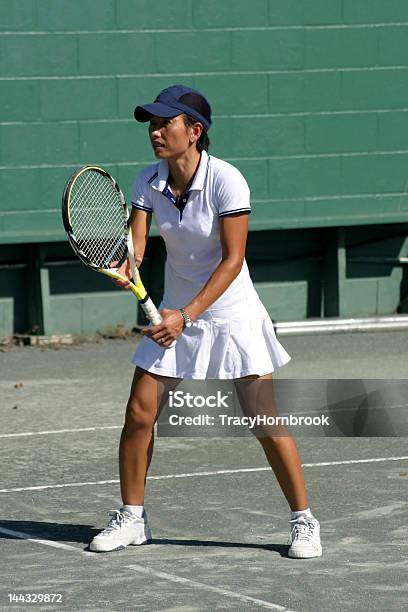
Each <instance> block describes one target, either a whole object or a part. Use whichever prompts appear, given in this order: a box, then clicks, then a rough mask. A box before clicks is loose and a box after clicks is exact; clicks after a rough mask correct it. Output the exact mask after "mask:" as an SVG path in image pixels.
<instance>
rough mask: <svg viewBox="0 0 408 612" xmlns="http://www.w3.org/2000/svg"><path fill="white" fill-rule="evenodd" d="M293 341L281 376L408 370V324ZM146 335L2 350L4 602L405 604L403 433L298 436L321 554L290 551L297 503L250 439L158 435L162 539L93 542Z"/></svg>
mask: <svg viewBox="0 0 408 612" xmlns="http://www.w3.org/2000/svg"><path fill="white" fill-rule="evenodd" d="M281 342H282V343H283V344H284V346H285V348H286V349H287V350H288V352H289V353H290V354H291V355H292V361H291V362H290V363H289V364H288V365H287V366H285V367H284V368H282V369H281V370H279V371H278V372H277V373H276V378H325V377H326V378H396V379H407V378H408V376H407V374H408V359H407V352H408V351H407V346H408V333H407V332H390V333H384V332H383V333H375V334H373V333H361V334H341V335H337V334H336V335H320V336H318V335H316V336H313V337H312V336H299V337H282V338H281ZM134 344H135V339H133V340H126V341H120V340H111V341H106V340H104V341H101V342H99V343H94V344H83V345H79V346H73V347H65V348H60V349H51V348H47V349H40V348H30V347H26V348H18V347H15V348H13V349H12V350H10V351H6V352H3V353H0V398H1V401H0V424H1V432H0V436H1V437H0V441H1V447H0V458H1V465H2V470H1V482H0V504H1V509H2V512H1V520H0V539H1V553H0V554H1V560H2V563H1V566H0V576H1V580H0V584H1V587H0V609H1V610H3V609H4V610H10V609H15V610H25V609H27V607H36V608H37V609H39V608H41V609H50V610H51V609H63V610H112V611H118V612H119V611H124V610H142V611H144V610H146V611H147V610H154V611H156V610H174V611H176V610H177V611H190V610H192V611H193V610H194V611H198V610H215V609H217V610H252V609H254V610H255V609H272V610H295V611H298V612H301V611H302V612H303V611H305V612H309V611H310V612H311V611H316V612H317V611H326V610H327V611H329V610H341V611H359V612H360V611H363V610H368V609H370V610H378V611H380V610H381V611H384V610H402V609H404V608H405V607H406V602H407V599H408V586H407V580H406V576H407V567H408V557H407V544H408V538H407V535H406V534H407V483H408V459H407V456H408V444H407V439H406V438H402V437H387V438H382V437H377V438H350V437H349V438H324V437H321V438H299V439H298V446H299V450H300V452H301V457H302V462H303V464H304V470H305V475H306V480H307V484H308V490H309V495H310V503H311V507H312V510H313V512H314V514H315V515H316V516H317V517H318V518H319V520H320V522H321V528H322V542H323V548H324V553H323V557H322V558H320V559H312V560H293V559H290V558H288V556H287V546H286V540H287V535H288V529H289V525H288V519H289V515H288V507H287V504H286V501H285V500H284V498H283V495H282V493H281V491H280V489H279V486H278V484H277V482H276V480H275V478H274V477H273V475H272V473H271V472H270V470H269V469H266V462H265V459H264V456H263V453H262V450H261V447H260V445H259V444H258V443H257V442H256V440H254V439H253V438H233V439H231V438H229V439H203V438H159V439H158V440H157V442H156V446H155V455H154V459H153V463H152V466H151V471H150V479H149V481H148V490H147V500H146V507H147V509H148V513H149V519H150V523H151V526H152V529H153V537H154V541H153V544H151V545H148V546H143V547H139V548H136V547H130V548H128V549H126V550H124V551H121V552H117V553H112V554H105V555H96V554H92V553H89V552H87V551H86V544H87V542H89V540H90V539H91V538H92V537H93V535H94V534H95V533H97V531H98V530H99V529H100V528H102V527H103V526H104V525H105V524H106V521H107V518H108V517H107V514H106V513H107V512H108V511H109V510H111V509H114V508H117V507H118V506H119V504H120V497H119V484H118V466H117V446H118V441H119V436H120V428H121V424H122V421H123V410H124V404H125V402H126V399H127V395H128V388H129V383H130V380H131V376H132V370H133V368H132V365H131V363H130V358H131V355H132V351H133V348H134ZM16 434H17V435H16ZM249 468H251V469H252V471H246V470H248V469H249ZM222 472H224V473H222ZM13 593H17V594H19V593H62V603H56V602H54V603H53V604H49V605H45V604H41V605H35V606H34V605H33V604H28V603H22V602H10V601H9V594H13Z"/></svg>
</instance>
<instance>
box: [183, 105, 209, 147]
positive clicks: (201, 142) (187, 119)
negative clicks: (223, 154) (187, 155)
mask: <svg viewBox="0 0 408 612" xmlns="http://www.w3.org/2000/svg"><path fill="white" fill-rule="evenodd" d="M183 121H184V125H185V126H186V127H192V126H193V125H195V124H196V123H200V121H197V119H194V117H191V115H186V114H185V113H183ZM209 146H210V139H209V138H208V134H207V130H206V129H205V127H204V126H203V131H202V132H201V136H200V138H199V139H198V140H197V142H196V147H197V151H198V152H199V153H201V151H208V147H209Z"/></svg>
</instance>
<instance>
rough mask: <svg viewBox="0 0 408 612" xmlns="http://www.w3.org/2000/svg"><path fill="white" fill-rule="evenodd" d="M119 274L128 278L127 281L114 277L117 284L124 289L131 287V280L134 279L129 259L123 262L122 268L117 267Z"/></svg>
mask: <svg viewBox="0 0 408 612" xmlns="http://www.w3.org/2000/svg"><path fill="white" fill-rule="evenodd" d="M117 272H118V274H120V275H121V276H124V277H125V278H127V279H128V280H127V281H123V280H119V279H116V278H112V280H113V282H114V283H115V285H118V286H119V287H121V288H122V289H130V281H131V280H132V272H131V270H130V264H129V260H128V259H126V261H124V262H123V264H122V265H121V266H120V268H118V269H117Z"/></svg>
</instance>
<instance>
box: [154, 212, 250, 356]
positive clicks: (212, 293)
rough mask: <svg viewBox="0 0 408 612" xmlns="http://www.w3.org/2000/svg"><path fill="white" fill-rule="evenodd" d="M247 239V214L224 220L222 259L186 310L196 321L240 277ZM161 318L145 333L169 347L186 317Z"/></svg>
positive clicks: (171, 312) (173, 312)
mask: <svg viewBox="0 0 408 612" xmlns="http://www.w3.org/2000/svg"><path fill="white" fill-rule="evenodd" d="M247 235H248V215H247V214H243V213H237V214H236V215H228V216H226V217H222V218H221V219H220V239H221V248H222V259H221V261H220V263H219V264H218V266H217V267H216V269H215V270H214V272H213V273H212V275H211V276H210V278H209V279H208V281H207V282H206V284H205V285H204V287H203V288H202V289H201V291H199V293H197V295H196V296H195V297H194V298H193V300H192V301H191V302H190V303H189V304H186V305H185V306H184V310H185V311H186V313H187V314H188V315H189V316H190V318H191V319H192V320H194V319H196V318H197V317H198V316H199V315H200V314H201V313H202V312H203V311H204V310H206V309H207V308H208V307H209V306H211V304H212V303H213V302H215V300H217V299H218V298H219V297H220V296H221V295H222V294H223V293H224V291H225V290H226V289H227V288H228V287H229V286H230V284H231V283H232V281H233V280H234V279H235V278H236V277H237V276H238V274H239V273H240V271H241V268H242V264H243V261H244V257H245V247H246V240H247ZM161 314H162V316H163V321H162V322H161V323H159V325H155V326H154V327H149V328H147V329H145V330H143V333H144V334H145V335H147V336H149V337H150V338H151V339H152V340H155V341H156V342H157V341H158V340H159V339H161V338H162V339H164V340H165V343H164V345H169V344H170V343H171V342H172V340H174V339H175V338H177V336H178V335H179V334H180V333H181V332H182V331H183V327H184V321H183V317H182V316H181V313H180V311H178V310H167V309H163V310H162V311H161ZM162 346H163V345H162Z"/></svg>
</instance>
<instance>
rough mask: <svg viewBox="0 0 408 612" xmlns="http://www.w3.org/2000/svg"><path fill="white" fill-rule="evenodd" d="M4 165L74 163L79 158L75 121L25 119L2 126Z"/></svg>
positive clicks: (0, 136)
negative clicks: (23, 122) (33, 120)
mask: <svg viewBox="0 0 408 612" xmlns="http://www.w3.org/2000/svg"><path fill="white" fill-rule="evenodd" d="M0 138H1V142H2V147H1V153H0V163H1V164H2V165H19V164H24V165H25V164H28V165H37V164H58V163H66V164H69V163H74V162H75V160H77V159H78V149H79V147H78V129H77V124H76V123H26V124H18V125H2V126H0Z"/></svg>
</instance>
